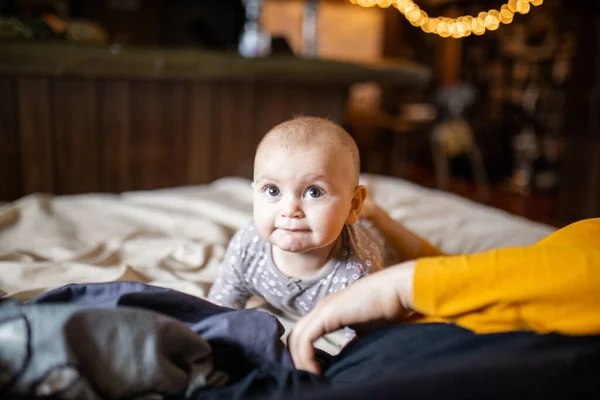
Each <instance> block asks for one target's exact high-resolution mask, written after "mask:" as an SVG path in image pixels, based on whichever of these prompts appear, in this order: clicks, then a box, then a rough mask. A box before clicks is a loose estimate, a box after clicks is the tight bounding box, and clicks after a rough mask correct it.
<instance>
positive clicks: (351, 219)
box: [346, 185, 367, 224]
mask: <svg viewBox="0 0 600 400" xmlns="http://www.w3.org/2000/svg"><path fill="white" fill-rule="evenodd" d="M366 198H367V188H366V187H364V186H363V185H358V186H357V187H356V189H355V190H354V196H353V197H352V204H351V207H350V213H349V214H348V218H347V219H346V223H348V224H354V223H356V221H358V219H359V218H360V212H361V210H362V206H363V204H364V202H365V199H366Z"/></svg>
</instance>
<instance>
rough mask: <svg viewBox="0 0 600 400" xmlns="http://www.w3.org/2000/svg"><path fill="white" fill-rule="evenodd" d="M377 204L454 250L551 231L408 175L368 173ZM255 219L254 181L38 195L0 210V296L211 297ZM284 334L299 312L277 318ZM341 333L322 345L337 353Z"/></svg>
mask: <svg viewBox="0 0 600 400" xmlns="http://www.w3.org/2000/svg"><path fill="white" fill-rule="evenodd" d="M362 181H363V183H365V184H366V185H367V188H368V189H369V192H370V194H371V195H372V196H373V198H374V199H375V201H377V202H378V203H380V204H381V205H382V206H383V207H384V208H385V209H387V210H388V211H389V212H390V214H391V215H392V217H393V218H395V219H397V220H398V221H401V222H402V223H404V224H405V225H406V226H408V227H409V228H410V229H412V230H414V231H415V232H416V233H417V234H419V235H422V236H423V237H425V238H427V239H428V240H429V241H430V242H432V243H433V244H435V245H437V246H439V247H441V248H442V249H443V250H444V251H446V252H448V253H473V252H478V251H483V250H488V249H491V248H498V247H506V246H513V245H528V244H531V243H534V242H535V241H537V240H539V239H541V238H543V237H544V236H546V235H547V234H549V233H550V232H552V230H553V229H552V228H550V227H548V226H544V225H541V224H537V223H534V222H531V221H527V220H525V219H523V218H519V217H515V216H512V215H510V214H508V213H506V212H503V211H500V210H496V209H493V208H490V207H486V206H483V205H481V204H477V203H474V202H472V201H468V200H465V199H463V198H460V197H457V196H455V195H452V194H448V193H445V192H441V191H437V190H431V189H426V188H423V187H421V186H418V185H414V184H411V183H409V182H406V181H404V180H402V179H397V178H389V177H382V176H376V175H363V176H362ZM251 218H252V189H251V187H250V182H249V181H248V180H245V179H240V178H225V179H221V180H218V181H216V182H214V183H212V184H209V185H201V186H190V187H180V188H173V189H165V190H155V191H148V192H130V193H123V194H121V195H111V194H98V193H90V194H84V195H76V196H57V197H55V196H51V195H47V194H36V195H31V196H27V197H25V198H22V199H20V200H18V201H16V202H13V203H10V204H6V205H4V206H3V207H0V295H2V294H3V293H5V294H9V295H11V296H12V297H13V298H16V299H21V300H27V299H30V298H32V297H34V296H36V295H38V294H40V293H43V292H44V291H46V290H49V289H52V288H56V287H59V286H62V285H65V284H69V283H89V282H112V281H136V282H143V283H148V284H152V285H154V286H160V287H166V288H172V289H176V290H178V291H181V292H185V293H188V294H191V295H194V296H197V297H200V298H202V297H204V296H205V295H206V294H207V290H208V289H209V287H210V285H211V283H212V282H213V281H214V279H215V277H216V274H217V268H218V264H219V262H220V261H221V259H222V257H223V255H224V251H225V247H226V245H227V243H228V241H229V238H230V237H231V235H232V233H233V232H234V231H235V230H236V229H238V228H240V227H241V226H243V225H245V224H246V223H248V222H249V221H250V220H251ZM278 316H279V318H280V321H281V322H282V324H283V325H284V327H285V328H286V331H289V329H290V328H291V327H292V326H293V324H294V319H293V318H289V317H286V316H283V315H278ZM346 340H347V339H346V338H345V336H344V334H343V333H341V334H333V335H329V336H328V337H327V338H326V339H323V340H320V341H319V342H318V343H317V345H318V346H319V347H320V348H322V349H324V350H326V351H327V352H330V353H336V352H337V351H339V349H340V347H341V346H342V345H343V344H344V343H345V342H346Z"/></svg>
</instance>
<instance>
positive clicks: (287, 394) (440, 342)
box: [33, 282, 600, 399]
mask: <svg viewBox="0 0 600 400" xmlns="http://www.w3.org/2000/svg"><path fill="white" fill-rule="evenodd" d="M33 302H42V303H43V302H46V303H47V302H70V303H78V304H86V305H88V306H102V307H114V306H120V305H127V306H133V307H142V308H145V309H149V310H153V311H156V312H160V313H163V314H166V315H168V316H171V317H174V318H177V319H179V320H181V321H183V322H184V323H185V324H186V325H187V326H189V327H190V328H191V329H192V330H194V332H196V333H198V334H199V335H201V336H202V337H203V338H204V339H206V340H207V341H208V342H209V343H210V344H211V346H213V351H214V356H215V360H214V361H215V368H216V369H218V370H221V371H224V372H226V373H227V374H229V375H230V377H231V378H232V379H231V381H230V383H229V384H228V385H227V386H226V387H223V388H219V389H213V390H209V391H200V392H197V393H195V394H194V395H193V396H192V398H197V399H221V398H222V399H246V398H260V399H269V398H272V399H277V398H293V397H295V398H310V399H337V398H339V399H364V398H400V397H402V398H429V399H445V398H451V399H454V398H475V399H484V398H485V399H488V398H489V399H494V398H503V399H506V398H510V399H513V398H524V399H525V398H527V399H529V398H555V397H561V398H563V399H573V398H585V399H588V398H600V336H588V337H567V336H561V335H555V334H553V335H538V334H534V333H531V332H512V333H502V334H490V335H476V334H474V333H472V332H470V331H467V330H465V329H462V328H460V327H457V326H453V325H447V324H412V325H401V326H396V327H392V328H387V329H382V330H379V331H376V332H373V333H371V334H369V335H367V336H364V337H359V338H357V339H356V340H354V341H353V342H352V343H351V344H349V345H348V346H347V347H346V348H345V349H344V351H342V353H341V354H340V355H338V356H336V357H329V358H328V359H326V358H327V357H326V355H323V354H321V357H322V358H323V359H324V362H325V363H326V364H327V365H328V367H327V369H326V371H325V373H324V377H323V378H316V377H314V376H313V375H311V374H308V373H306V372H303V371H297V370H294V368H293V364H292V361H291V357H290V355H289V353H288V352H287V350H286V349H285V347H284V346H283V344H282V342H281V340H280V336H281V333H282V327H281V325H280V324H279V322H278V321H277V320H276V319H275V318H274V317H273V316H271V315H270V314H267V313H264V312H261V311H232V310H230V309H227V308H222V307H218V306H216V305H213V304H211V303H209V302H206V301H203V300H200V299H198V298H196V297H192V296H188V295H185V294H182V293H179V292H176V291H173V290H169V289H162V288H156V287H152V286H148V285H143V284H140V283H129V282H113V283H102V284H87V285H69V286H65V287H62V288H59V289H56V290H53V291H51V292H48V293H46V294H44V295H41V296H39V297H38V298H36V299H34V300H33Z"/></svg>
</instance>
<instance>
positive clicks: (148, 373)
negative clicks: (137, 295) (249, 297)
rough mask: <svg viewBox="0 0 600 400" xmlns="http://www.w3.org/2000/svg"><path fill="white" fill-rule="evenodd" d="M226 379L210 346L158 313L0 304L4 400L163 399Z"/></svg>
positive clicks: (0, 393) (0, 369) (0, 370)
mask: <svg viewBox="0 0 600 400" xmlns="http://www.w3.org/2000/svg"><path fill="white" fill-rule="evenodd" d="M226 380H227V377H226V375H225V374H223V373H221V372H218V371H215V370H214V369H213V362H212V353H211V348H210V346H209V344H208V343H207V342H206V341H204V340H203V339H202V338H201V337H200V336H198V335H196V334H195V333H194V332H192V331H191V330H190V329H189V328H188V327H187V326H185V325H184V324H183V323H181V322H179V321H177V320H175V319H172V318H169V317H166V316H164V315H161V314H158V313H154V312H150V311H145V310H142V309H137V308H128V307H118V308H89V307H83V306H77V305H69V304H22V303H17V302H14V301H7V300H4V301H0V397H2V398H4V395H8V396H9V398H11V397H15V396H27V397H39V396H49V395H54V396H56V397H57V398H61V399H115V398H163V397H171V396H185V395H187V394H190V393H191V392H193V391H195V390H197V389H200V388H210V387H217V386H220V385H223V384H224V383H225V382H226Z"/></svg>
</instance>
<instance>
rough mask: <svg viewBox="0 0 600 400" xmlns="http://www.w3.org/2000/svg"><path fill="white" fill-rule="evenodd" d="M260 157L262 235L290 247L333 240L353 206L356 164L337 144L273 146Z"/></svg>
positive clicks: (257, 199)
mask: <svg viewBox="0 0 600 400" xmlns="http://www.w3.org/2000/svg"><path fill="white" fill-rule="evenodd" d="M345 158H346V159H347V158H348V157H345ZM256 161H257V162H256V163H255V171H254V221H255V224H256V227H257V229H258V231H259V233H260V234H261V236H262V237H263V238H265V240H267V241H269V242H270V243H271V244H273V245H275V246H277V247H279V248H280V249H281V250H284V251H290V252H306V251H310V250H314V249H318V248H322V247H325V246H328V245H330V244H332V243H333V242H334V241H335V240H336V239H337V238H338V236H339V235H340V233H341V231H342V228H343V226H344V223H346V221H347V220H348V218H349V214H350V211H351V207H352V199H353V196H354V192H355V189H356V182H353V181H352V174H351V173H350V172H349V168H351V163H349V162H345V159H344V156H342V155H340V154H336V151H335V149H332V148H326V147H317V146H314V148H311V147H309V148H292V149H289V148H288V149H286V148H284V147H282V146H273V147H272V148H270V149H267V150H264V151H261V152H260V154H258V155H257V160H256Z"/></svg>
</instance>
